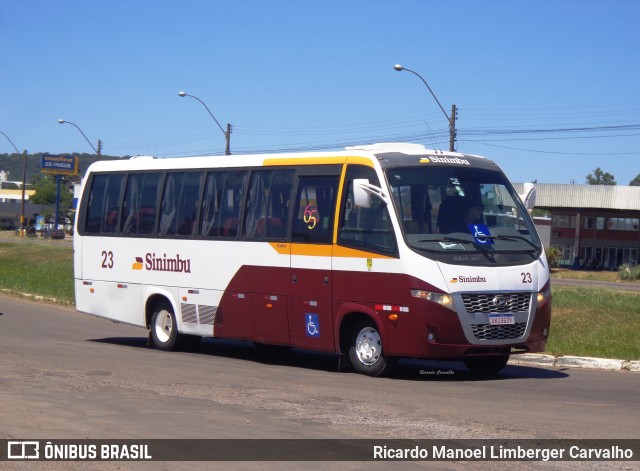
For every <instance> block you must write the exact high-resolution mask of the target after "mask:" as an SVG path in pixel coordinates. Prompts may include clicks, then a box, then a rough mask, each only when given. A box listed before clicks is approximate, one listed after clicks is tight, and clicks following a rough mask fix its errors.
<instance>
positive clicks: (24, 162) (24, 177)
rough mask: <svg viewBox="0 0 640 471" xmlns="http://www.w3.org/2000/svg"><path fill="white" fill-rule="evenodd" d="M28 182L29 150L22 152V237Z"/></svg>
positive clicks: (21, 233)
mask: <svg viewBox="0 0 640 471" xmlns="http://www.w3.org/2000/svg"><path fill="white" fill-rule="evenodd" d="M26 184H27V151H26V150H25V151H23V152H22V200H21V201H20V237H24V230H25V229H24V196H25V186H26Z"/></svg>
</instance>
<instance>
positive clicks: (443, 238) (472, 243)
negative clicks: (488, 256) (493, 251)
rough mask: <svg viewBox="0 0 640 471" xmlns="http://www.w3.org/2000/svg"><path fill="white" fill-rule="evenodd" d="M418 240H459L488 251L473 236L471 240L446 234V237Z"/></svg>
mask: <svg viewBox="0 0 640 471" xmlns="http://www.w3.org/2000/svg"><path fill="white" fill-rule="evenodd" d="M484 238H485V237H483V239H484ZM418 242H460V243H463V244H471V245H473V246H474V247H475V248H476V249H478V250H481V251H484V252H488V251H489V250H487V249H488V247H486V246H483V245H481V244H479V243H478V242H476V241H475V240H474V239H473V238H471V240H469V239H463V238H462V237H449V236H446V237H441V238H439V239H423V240H419V241H418Z"/></svg>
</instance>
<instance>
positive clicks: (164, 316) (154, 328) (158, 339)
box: [151, 302, 181, 350]
mask: <svg viewBox="0 0 640 471" xmlns="http://www.w3.org/2000/svg"><path fill="white" fill-rule="evenodd" d="M151 337H152V338H153V344H154V345H155V346H156V348H157V349H158V350H176V349H177V348H178V347H179V346H180V339H181V336H180V334H179V333H178V324H177V322H176V316H175V314H174V313H173V308H172V307H171V305H170V304H169V303H167V302H160V303H158V304H157V305H156V307H155V309H154V311H153V317H152V318H151Z"/></svg>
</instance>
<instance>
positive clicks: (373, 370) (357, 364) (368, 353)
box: [340, 312, 391, 376]
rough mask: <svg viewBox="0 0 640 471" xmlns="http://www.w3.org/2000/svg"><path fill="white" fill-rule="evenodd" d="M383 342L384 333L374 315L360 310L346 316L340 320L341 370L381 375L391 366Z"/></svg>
mask: <svg viewBox="0 0 640 471" xmlns="http://www.w3.org/2000/svg"><path fill="white" fill-rule="evenodd" d="M384 345H385V342H384V336H383V333H382V332H381V329H380V327H379V325H378V323H377V322H376V321H375V318H374V317H373V316H371V315H368V314H364V313H361V312H354V313H351V314H348V315H346V316H345V317H344V318H343V319H342V322H341V323H340V356H341V358H340V369H341V370H342V371H345V370H355V371H356V372H357V373H360V374H364V375H367V376H380V375H381V374H383V373H384V372H385V371H387V369H388V367H390V366H391V360H390V358H389V356H388V355H387V354H386V353H385V349H384Z"/></svg>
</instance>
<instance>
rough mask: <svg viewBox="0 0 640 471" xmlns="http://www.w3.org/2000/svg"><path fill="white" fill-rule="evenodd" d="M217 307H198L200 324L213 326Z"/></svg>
mask: <svg viewBox="0 0 640 471" xmlns="http://www.w3.org/2000/svg"><path fill="white" fill-rule="evenodd" d="M217 311H218V307H217V306H205V305H202V304H201V305H199V306H198V312H199V314H200V324H206V325H213V322H214V321H215V320H216V312H217Z"/></svg>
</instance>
